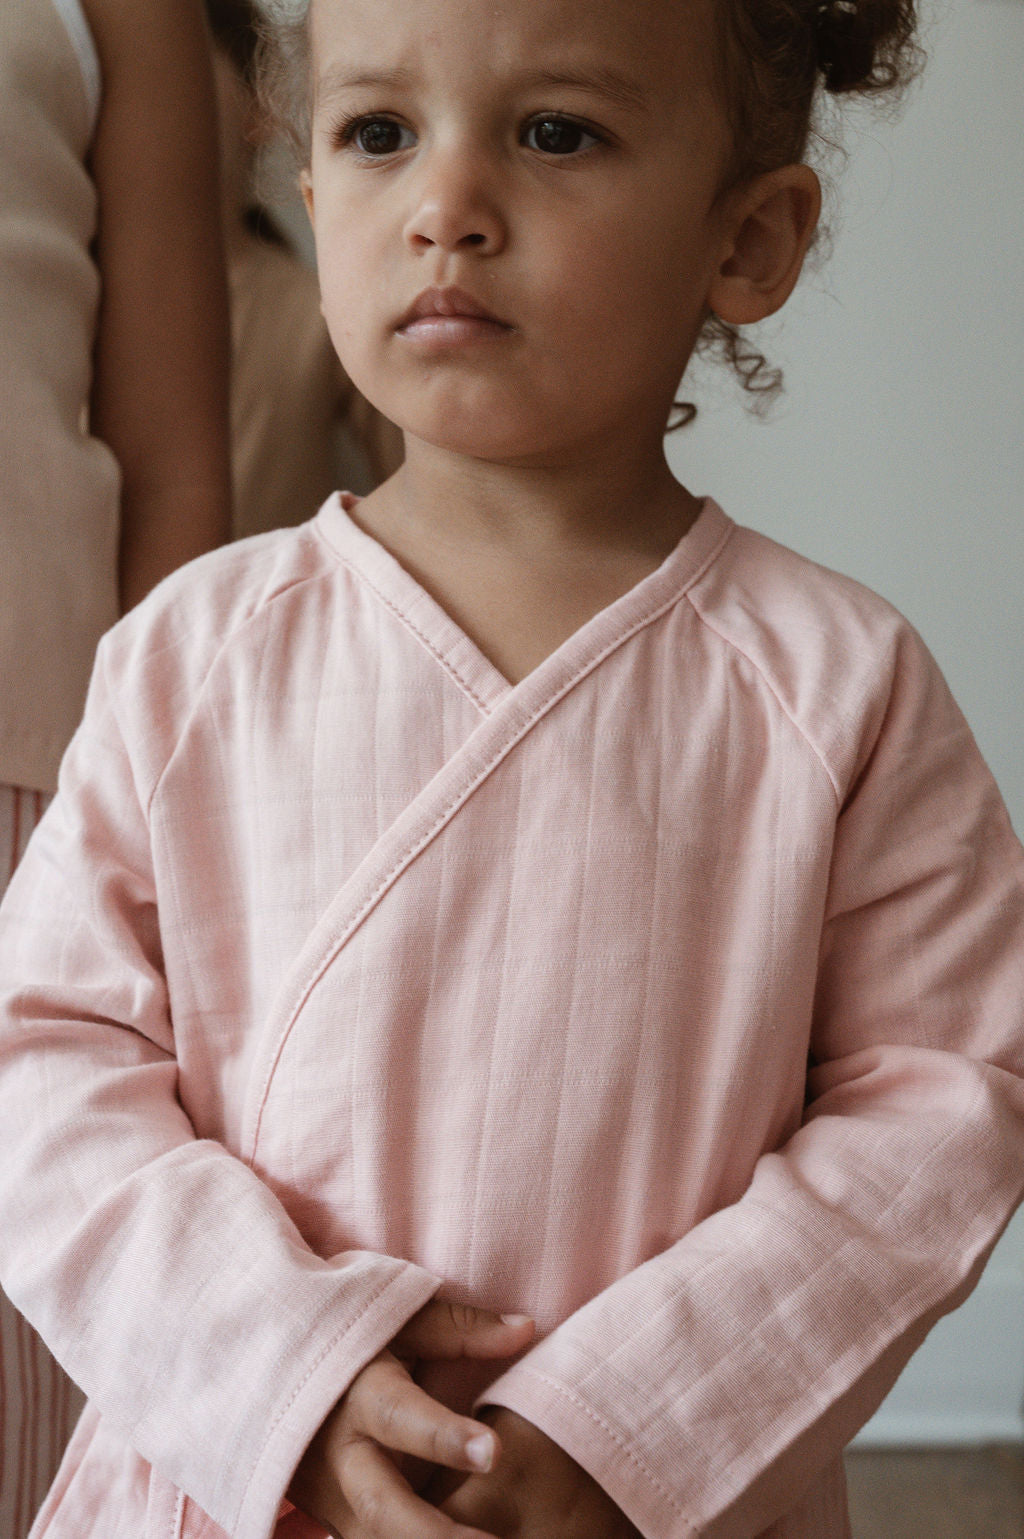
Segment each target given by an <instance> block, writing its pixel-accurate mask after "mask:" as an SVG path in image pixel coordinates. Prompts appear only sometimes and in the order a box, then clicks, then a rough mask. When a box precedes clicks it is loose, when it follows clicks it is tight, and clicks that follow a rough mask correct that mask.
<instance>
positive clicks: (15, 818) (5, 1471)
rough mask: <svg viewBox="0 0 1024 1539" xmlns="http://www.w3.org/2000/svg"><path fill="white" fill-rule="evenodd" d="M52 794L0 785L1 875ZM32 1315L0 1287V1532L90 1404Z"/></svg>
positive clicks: (10, 1526) (41, 1484)
mask: <svg viewBox="0 0 1024 1539" xmlns="http://www.w3.org/2000/svg"><path fill="white" fill-rule="evenodd" d="M49 800H50V798H49V797H48V796H45V795H44V794H43V793H42V792H40V791H29V790H24V789H22V788H21V787H20V786H6V785H0V883H2V885H3V888H6V887H7V884H8V882H9V881H10V879H11V876H12V875H13V874H14V868H15V867H16V866H17V864H18V862H19V861H20V859H21V857H22V854H23V853H24V850H25V846H26V845H27V844H28V840H29V836H30V834H31V833H32V831H33V829H34V828H35V827H36V824H37V823H38V822H39V819H40V818H41V817H42V815H43V812H44V810H45V808H46V805H47V803H48V802H49ZM83 1403H84V1402H83V1396H82V1394H81V1391H80V1390H78V1389H77V1388H76V1386H75V1385H73V1384H72V1383H71V1381H70V1379H69V1378H68V1377H67V1375H66V1374H65V1373H63V1372H62V1371H61V1369H60V1368H59V1367H58V1366H57V1364H56V1363H55V1362H54V1360H53V1358H52V1357H51V1355H50V1353H49V1352H48V1351H47V1349H46V1347H45V1346H44V1345H43V1343H42V1342H41V1341H40V1339H39V1337H38V1336H37V1335H36V1333H35V1331H34V1330H33V1329H32V1327H31V1326H30V1325H29V1323H28V1321H27V1320H25V1319H24V1318H23V1316H21V1315H20V1314H19V1313H18V1311H17V1310H16V1309H15V1307H14V1305H13V1304H12V1303H11V1302H10V1300H9V1299H8V1298H7V1296H6V1294H0V1535H3V1539H24V1536H25V1534H27V1533H28V1530H29V1525H30V1524H31V1522H32V1519H33V1517H34V1516H35V1514H36V1512H37V1511H38V1509H39V1507H40V1506H41V1505H42V1501H43V1497H44V1496H45V1495H46V1493H47V1491H48V1490H49V1487H50V1485H51V1483H52V1481H53V1477H54V1475H55V1474H56V1473H57V1466H58V1464H59V1463H60V1460H61V1457H62V1455H63V1453H64V1449H65V1448H66V1446H67V1442H68V1439H69V1438H70V1436H71V1429H72V1427H73V1426H74V1424H75V1420H76V1418H77V1416H78V1414H79V1413H80V1411H81V1409H82V1405H83Z"/></svg>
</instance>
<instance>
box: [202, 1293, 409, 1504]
mask: <svg viewBox="0 0 1024 1539" xmlns="http://www.w3.org/2000/svg"><path fill="white" fill-rule="evenodd" d="M396 1281H398V1279H397V1278H394V1277H389V1278H388V1280H387V1282H384V1283H382V1284H381V1286H380V1287H379V1288H378V1289H377V1290H376V1292H375V1293H371V1295H370V1297H369V1298H368V1299H367V1300H366V1302H365V1303H364V1304H363V1306H362V1308H361V1309H360V1310H359V1312H358V1313H357V1314H355V1315H353V1316H352V1318H351V1319H350V1320H348V1321H347V1322H346V1323H345V1324H344V1325H342V1326H340V1327H339V1328H338V1330H337V1331H335V1333H334V1335H333V1336H331V1337H330V1339H329V1340H328V1341H326V1342H325V1343H324V1345H323V1346H322V1347H321V1349H320V1351H319V1352H318V1353H317V1355H316V1357H315V1358H314V1359H313V1361H312V1362H311V1363H310V1365H309V1367H308V1368H307V1369H306V1372H305V1373H304V1374H303V1375H302V1378H301V1379H300V1380H299V1382H298V1384H296V1386H295V1388H294V1389H293V1390H292V1392H291V1394H290V1395H289V1396H288V1399H287V1400H286V1401H285V1403H284V1405H283V1406H282V1407H281V1409H280V1410H279V1411H278V1413H277V1415H276V1416H275V1417H274V1419H273V1421H272V1422H271V1423H270V1426H269V1427H268V1428H267V1435H266V1437H265V1438H264V1439H263V1442H262V1443H261V1444H260V1447H259V1449H258V1451H257V1453H256V1456H255V1458H254V1459H253V1461H252V1464H251V1466H250V1469H249V1477H248V1479H247V1480H246V1482H245V1490H244V1491H243V1494H242V1498H241V1500H240V1501H239V1503H238V1507H237V1508H236V1510H235V1516H234V1520H233V1523H232V1526H234V1524H235V1523H237V1521H238V1515H239V1512H240V1511H241V1508H242V1505H243V1503H244V1501H245V1497H246V1496H247V1495H248V1492H249V1489H250V1487H251V1486H252V1483H253V1479H254V1478H255V1475H256V1471H257V1469H258V1468H259V1466H260V1462H261V1460H262V1458H263V1455H264V1453H265V1452H266V1449H267V1447H268V1445H269V1443H270V1441H271V1439H272V1438H273V1436H274V1433H275V1432H276V1431H277V1429H278V1427H279V1426H280V1425H281V1423H282V1421H284V1419H285V1417H286V1416H287V1415H288V1412H289V1411H290V1410H291V1408H292V1406H293V1405H294V1404H295V1402H296V1400H297V1399H298V1398H299V1396H300V1395H301V1393H302V1391H303V1390H304V1389H305V1387H306V1385H307V1384H308V1383H309V1381H310V1379H311V1378H312V1377H313V1375H314V1374H315V1373H316V1371H317V1369H318V1368H319V1367H320V1365H321V1363H322V1362H323V1361H324V1359H325V1358H326V1357H327V1356H328V1354H329V1353H330V1352H332V1351H333V1350H334V1348H335V1347H336V1346H337V1344H338V1342H339V1341H340V1340H341V1338H342V1337H343V1336H345V1335H347V1334H348V1332H349V1331H351V1330H352V1329H353V1328H354V1327H355V1326H357V1325H358V1324H359V1322H360V1320H361V1319H362V1318H363V1316H364V1315H365V1314H366V1313H367V1311H368V1310H370V1309H372V1308H373V1306H374V1304H376V1302H377V1300H378V1299H379V1298H383V1296H384V1294H385V1293H387V1291H388V1289H389V1288H391V1287H392V1286H393V1285H394V1283H395V1282H396Z"/></svg>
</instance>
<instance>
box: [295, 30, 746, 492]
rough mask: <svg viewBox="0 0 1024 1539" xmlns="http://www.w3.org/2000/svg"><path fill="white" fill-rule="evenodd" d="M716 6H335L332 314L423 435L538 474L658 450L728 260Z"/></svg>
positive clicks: (382, 393)
mask: <svg viewBox="0 0 1024 1539" xmlns="http://www.w3.org/2000/svg"><path fill="white" fill-rule="evenodd" d="M706 7H707V0H481V3H479V4H470V5H468V6H467V4H466V0H398V3H396V4H394V5H391V6H381V5H379V4H378V3H377V0H315V3H314V6H313V11H312V18H311V25H312V45H313V69H314V114H313V150H312V159H311V171H310V184H309V193H308V197H309V201H310V203H311V208H312V211H313V214H314V222H315V228H316V237H317V249H318V257H319V265H320V279H321V286H322V290H323V302H324V313H325V315H326V317H327V322H328V325H329V327H330V330H331V335H332V337H333V339H334V343H335V346H336V347H337V349H338V352H339V354H340V356H341V358H342V361H343V363H344V364H345V366H346V368H347V370H348V372H349V373H350V375H351V376H352V378H353V379H354V380H355V382H356V384H357V385H358V386H359V388H360V389H361V390H362V391H363V392H364V394H365V395H367V396H368V397H369V399H370V400H371V401H373V402H374V403H375V404H376V405H377V406H379V407H380V408H381V410H382V411H383V412H384V413H385V414H386V415H387V416H389V417H391V418H392V419H393V420H394V421H396V422H398V423H399V424H400V425H401V426H402V427H404V428H405V429H406V430H407V431H408V432H411V433H412V434H414V435H417V436H419V437H422V438H424V439H426V440H428V441H430V442H433V443H437V444H441V445H443V446H445V447H448V448H451V449H454V450H456V451H458V452H460V453H466V454H471V455H474V456H478V457H481V458H484V459H500V460H503V461H507V462H516V463H524V464H530V463H538V464H539V463H550V462H551V461H552V460H553V459H556V460H557V459H558V457H559V456H564V455H565V454H566V453H574V452H579V451H581V450H582V451H584V452H585V451H586V446H587V444H591V445H593V444H596V443H601V444H602V445H603V446H604V447H607V445H608V442H609V439H614V438H615V436H616V435H620V436H622V438H623V441H624V442H625V441H626V440H627V438H628V440H630V441H633V442H635V441H636V439H637V437H638V435H639V436H640V437H641V438H643V439H645V440H646V441H649V442H651V443H652V444H657V445H659V446H660V439H661V434H662V430H663V428H664V423H665V419H666V417H667V415H668V410H669V407H670V404H671V401H672V399H673V397H674V394H675V392H676V390H677V388H678V384H679V380H680V377H681V375H682V372H683V368H684V366H685V363H686V360H687V358H688V356H689V353H690V351H691V349H692V346H693V343H694V341H695V339H696V336H697V334H698V332H699V330H700V327H701V325H702V322H703V319H704V316H705V312H706V298H707V293H708V288H709V285H710V282H711V278H712V276H713V274H714V272H715V270H716V269H717V267H718V265H719V261H720V254H721V248H722V242H723V229H724V215H723V211H722V202H723V200H722V199H721V198H720V197H719V196H718V194H719V189H720V186H721V181H722V176H723V173H724V169H725V166H726V164H727V161H728V155H729V139H728V131H727V128H726V124H725V121H724V115H723V113H722V111H721V108H720V106H719V104H718V101H717V98H716V95H715V91H714V79H713V72H712V62H711V61H712V48H711V34H710V20H709V17H708V15H707V13H706ZM439 312H440V313H439ZM474 312H476V313H474Z"/></svg>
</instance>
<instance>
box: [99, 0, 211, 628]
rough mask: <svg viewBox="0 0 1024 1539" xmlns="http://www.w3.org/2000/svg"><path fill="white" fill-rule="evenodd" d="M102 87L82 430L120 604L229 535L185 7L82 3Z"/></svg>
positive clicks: (201, 75) (204, 161) (207, 161)
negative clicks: (93, 320) (104, 500)
mask: <svg viewBox="0 0 1024 1539" xmlns="http://www.w3.org/2000/svg"><path fill="white" fill-rule="evenodd" d="M84 7H85V11H86V15H87V17H88V20H89V23H90V26H91V28H92V31H93V35H94V38H95V42H96V49H97V53H98V55H99V59H100V69H101V74H102V80H103V95H102V104H101V108H100V116H99V122H98V124H97V128H96V134H95V138H94V141H93V146H92V151H91V157H90V159H91V169H92V173H93V176H94V179H95V182H96V186H97V192H98V199H99V227H98V234H97V260H98V264H99V268H100V274H101V282H102V293H101V304H100V315H99V329H98V335H97V339H96V351H95V363H94V380H93V390H92V399H91V405H90V426H91V429H92V431H93V432H94V433H95V434H96V435H97V437H99V438H102V439H103V440H104V442H106V443H107V444H109V446H110V448H111V449H112V450H113V451H114V454H115V456H116V458H117V460H118V462H119V464H120V466H121V472H122V503H121V518H122V523H121V545H120V571H119V580H120V593H121V602H122V606H123V608H125V609H127V608H130V607H131V606H132V605H133V604H135V603H136V602H137V601H138V600H139V599H140V598H142V596H143V595H144V594H145V593H146V592H148V590H149V589H150V588H151V587H153V586H154V584H155V583H157V582H158V581H159V580H160V579H161V578H162V577H165V576H166V575H167V573H168V572H170V571H172V570H173V569H174V567H176V566H179V565H181V564H182V563H183V562H185V561H187V560H190V559H191V558H192V557H193V556H197V555H200V554H201V553H202V552H203V551H205V550H209V549H211V548H212V547H213V546H215V545H218V544H220V543H222V542H223V541H225V540H227V539H228V538H229V537H230V531H231V472H230V459H229V447H228V431H229V430H228V369H229V329H228V301H227V286H226V280H225V275H224V255H223V248H222V237H221V225H220V218H221V216H220V203H219V198H218V183H217V177H218V169H217V167H218V149H217V134H216V117H215V111H216V108H215V102H214V96H213V83H212V73H211V63H210V52H209V42H208V38H207V33H206V24H205V18H204V14H203V9H202V6H201V4H200V0H148V3H147V4H145V5H140V4H139V3H138V0H84Z"/></svg>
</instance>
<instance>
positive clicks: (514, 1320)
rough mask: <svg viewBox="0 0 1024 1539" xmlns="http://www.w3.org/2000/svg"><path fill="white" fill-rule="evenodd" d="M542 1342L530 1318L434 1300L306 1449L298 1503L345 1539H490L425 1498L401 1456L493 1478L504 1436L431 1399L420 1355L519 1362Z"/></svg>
mask: <svg viewBox="0 0 1024 1539" xmlns="http://www.w3.org/2000/svg"><path fill="white" fill-rule="evenodd" d="M532 1336H533V1321H532V1320H529V1319H527V1318H526V1317H525V1316H522V1315H518V1316H509V1317H507V1318H506V1319H502V1318H501V1316H499V1315H494V1314H490V1313H489V1312H488V1311H487V1310H483V1309H474V1308H472V1307H471V1306H468V1305H453V1304H446V1303H443V1302H440V1301H438V1300H436V1299H432V1300H431V1302H430V1303H429V1304H426V1305H424V1307H423V1308H422V1309H421V1310H420V1311H419V1313H418V1314H416V1315H414V1316H413V1318H412V1319H411V1320H410V1321H409V1322H408V1324H407V1325H406V1326H405V1328H404V1329H403V1330H402V1331H400V1332H399V1334H398V1335H397V1336H396V1337H395V1339H394V1341H393V1342H392V1343H391V1348H390V1350H387V1351H384V1352H381V1353H380V1354H379V1356H377V1357H375V1358H374V1359H373V1361H372V1362H371V1363H368V1364H367V1366H366V1367H365V1368H364V1369H363V1371H362V1372H361V1373H359V1374H357V1375H356V1377H355V1378H354V1379H353V1381H352V1383H351V1385H350V1386H349V1389H348V1391H347V1393H346V1394H344V1395H343V1396H342V1398H341V1399H340V1400H339V1401H338V1404H337V1405H336V1406H335V1408H334V1410H333V1411H332V1412H331V1414H330V1415H329V1416H328V1417H327V1419H326V1420H325V1422H324V1423H323V1425H322V1427H321V1428H320V1431H319V1432H318V1433H317V1435H316V1437H315V1438H314V1439H313V1441H312V1443H311V1444H310V1445H309V1448H308V1449H307V1450H306V1453H305V1454H304V1456H303V1458H302V1460H301V1462H300V1464H299V1467H298V1469H297V1470H296V1472H295V1476H294V1478H293V1480H292V1484H291V1487H290V1489H289V1491H288V1496H289V1499H290V1500H291V1501H293V1502H294V1503H295V1505H296V1506H297V1507H298V1508H300V1509H301V1510H302V1511H303V1512H305V1513H308V1514H309V1516H310V1517H311V1518H314V1519H316V1521H317V1522H318V1523H322V1524H323V1525H324V1526H325V1527H326V1528H327V1529H328V1530H329V1531H330V1532H331V1533H332V1534H334V1535H337V1536H341V1539H397V1536H398V1535H401V1536H402V1539H483V1536H482V1535H481V1532H480V1530H479V1529H475V1528H472V1527H466V1526H464V1525H463V1524H461V1522H458V1521H455V1520H453V1519H452V1518H450V1517H447V1516H445V1515H443V1514H442V1513H441V1512H439V1511H438V1509H437V1508H436V1507H434V1506H432V1505H431V1504H430V1503H429V1502H427V1501H424V1500H422V1499H421V1498H420V1497H418V1496H417V1495H416V1494H415V1493H414V1492H413V1490H412V1488H411V1486H410V1485H409V1483H408V1481H407V1480H406V1479H405V1478H404V1477H403V1476H402V1474H401V1473H400V1472H399V1468H398V1462H397V1459H396V1457H395V1456H400V1455H402V1454H407V1455H411V1456H413V1457H414V1458H417V1459H425V1460H427V1461H429V1462H430V1463H431V1464H435V1465H443V1466H444V1467H445V1468H447V1469H450V1470H464V1471H474V1470H475V1471H487V1470H489V1469H491V1468H492V1467H493V1465H494V1462H495V1460H496V1459H497V1457H498V1453H499V1444H498V1439H497V1438H496V1437H495V1435H494V1433H493V1432H492V1431H490V1430H489V1429H488V1428H487V1427H486V1426H484V1425H482V1424H481V1423H480V1422H478V1421H471V1420H470V1419H469V1417H466V1416H457V1415H456V1414H455V1412H454V1411H450V1410H448V1408H447V1406H444V1405H441V1403H440V1402H439V1401H437V1400H434V1399H433V1398H432V1397H431V1396H430V1395H428V1394H426V1392H425V1391H424V1390H422V1389H420V1388H419V1387H418V1386H417V1385H416V1384H415V1383H414V1382H413V1379H412V1373H411V1369H412V1366H413V1364H414V1363H415V1360H416V1359H417V1358H448V1359H456V1358H460V1357H473V1358H501V1357H511V1356H512V1354H513V1353H515V1352H519V1351H521V1350H522V1348H523V1347H525V1346H527V1345H528V1344H529V1342H530V1339H531V1337H532Z"/></svg>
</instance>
